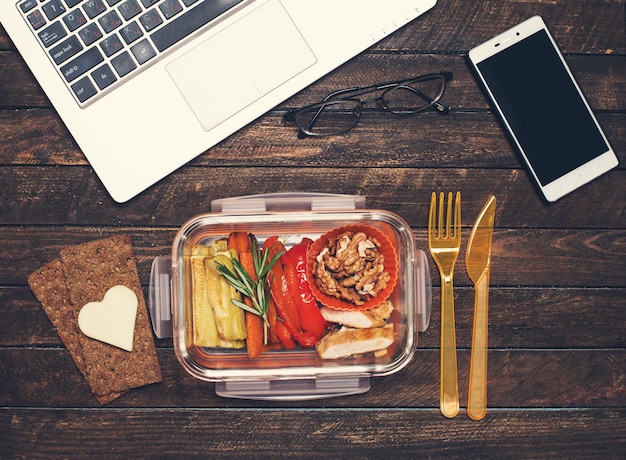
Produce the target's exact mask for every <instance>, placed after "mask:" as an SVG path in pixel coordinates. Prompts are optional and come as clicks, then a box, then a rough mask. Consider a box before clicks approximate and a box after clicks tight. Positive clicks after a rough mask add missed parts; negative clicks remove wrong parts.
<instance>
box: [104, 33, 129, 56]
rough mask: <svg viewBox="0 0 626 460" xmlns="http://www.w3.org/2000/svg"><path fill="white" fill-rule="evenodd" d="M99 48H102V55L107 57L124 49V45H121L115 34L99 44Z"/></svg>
mask: <svg viewBox="0 0 626 460" xmlns="http://www.w3.org/2000/svg"><path fill="white" fill-rule="evenodd" d="M100 48H102V51H104V54H106V55H107V57H109V56H113V55H114V54H115V53H117V52H118V51H119V50H121V49H122V48H124V44H123V43H122V40H120V37H118V36H117V34H113V35H111V36H110V37H107V38H105V39H104V40H102V41H101V42H100Z"/></svg>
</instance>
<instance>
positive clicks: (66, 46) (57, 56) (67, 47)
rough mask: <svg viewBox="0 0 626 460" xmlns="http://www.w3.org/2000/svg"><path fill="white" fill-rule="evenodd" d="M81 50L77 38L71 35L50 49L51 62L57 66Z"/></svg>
mask: <svg viewBox="0 0 626 460" xmlns="http://www.w3.org/2000/svg"><path fill="white" fill-rule="evenodd" d="M82 50H83V45H81V44H80V42H79V41H78V38H76V37H75V36H74V35H72V36H71V37H69V38H68V39H67V40H64V41H62V42H61V43H59V44H58V45H57V46H55V47H54V48H52V49H51V50H50V56H52V60H53V61H54V62H55V63H56V64H57V65H58V64H61V63H62V62H65V61H67V60H68V59H69V58H71V57H73V56H75V55H77V54H78V53H80V52H81V51H82Z"/></svg>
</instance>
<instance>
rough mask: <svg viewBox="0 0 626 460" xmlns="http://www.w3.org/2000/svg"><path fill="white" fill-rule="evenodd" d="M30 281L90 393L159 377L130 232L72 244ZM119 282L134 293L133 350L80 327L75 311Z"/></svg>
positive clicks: (108, 397) (101, 397) (111, 395)
mask: <svg viewBox="0 0 626 460" xmlns="http://www.w3.org/2000/svg"><path fill="white" fill-rule="evenodd" d="M28 284H29V286H30V287H31V289H32V291H33V292H34V293H35V296H36V297H37V299H38V300H39V302H40V303H41V304H42V307H43V309H44V311H45V313H46V315H47V316H48V318H49V319H50V321H51V323H52V325H53V326H54V327H55V328H56V330H57V332H58V334H59V337H60V339H61V341H62V342H63V344H64V345H65V347H66V348H67V350H68V351H69V353H70V354H71V356H72V358H73V359H74V362H75V363H76V366H77V367H78V369H79V370H80V371H81V373H82V374H83V375H84V376H85V379H86V380H87V383H88V384H89V386H90V388H91V391H92V393H93V394H94V396H95V397H96V398H97V399H98V401H100V402H101V403H103V404H104V403H108V402H110V401H112V400H114V399H116V398H118V397H119V396H121V395H122V394H124V393H125V392H126V391H128V390H129V389H131V388H136V387H139V386H143V385H148V384H151V383H156V382H160V381H161V380H162V376H161V368H160V365H159V362H158V359H157V356H156V349H155V346H154V340H153V337H152V332H151V329H150V322H149V318H148V312H147V309H146V304H145V300H144V296H143V291H142V289H141V284H140V281H139V275H138V272H137V267H136V264H135V259H134V255H133V250H132V246H131V243H130V237H128V236H126V235H123V236H115V237H111V238H106V239H102V240H97V241H92V242H89V243H85V244H81V245H77V246H71V247H68V248H66V249H63V250H62V251H61V254H60V257H59V258H58V259H55V260H53V261H51V262H49V263H48V264H46V265H44V266H43V267H42V268H40V269H39V270H37V271H35V272H34V273H32V274H31V275H30V276H29V277H28ZM116 285H123V286H126V287H128V288H130V289H131V290H133V291H134V292H135V294H136V295H137V299H138V308H137V318H136V321H135V333H134V339H133V351H132V352H127V351H124V350H122V349H120V348H117V347H114V346H112V345H108V344H106V343H103V342H99V341H97V340H94V339H91V338H89V337H87V336H86V335H84V334H83V333H82V332H81V331H80V329H79V328H78V323H77V319H78V313H79V312H80V310H81V308H82V307H83V306H84V305H85V304H87V303H89V302H99V301H101V300H102V298H103V297H104V294H105V293H106V291H107V290H108V289H110V288H112V287H113V286H116Z"/></svg>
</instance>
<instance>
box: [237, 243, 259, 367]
mask: <svg viewBox="0 0 626 460" xmlns="http://www.w3.org/2000/svg"><path fill="white" fill-rule="evenodd" d="M247 238H248V235H247V234H246V239H247ZM239 262H240V263H241V266H242V267H243V268H244V269H245V270H246V272H247V273H248V275H250V278H252V279H253V280H254V281H256V280H257V275H256V272H255V271H254V259H253V257H252V253H251V252H240V253H239ZM244 302H245V303H246V305H248V306H249V307H252V300H250V298H249V297H244ZM245 320H246V348H247V349H248V358H254V357H256V356H259V355H260V354H261V352H262V351H263V320H262V319H261V317H260V316H259V315H255V314H254V313H250V312H248V311H247V312H245Z"/></svg>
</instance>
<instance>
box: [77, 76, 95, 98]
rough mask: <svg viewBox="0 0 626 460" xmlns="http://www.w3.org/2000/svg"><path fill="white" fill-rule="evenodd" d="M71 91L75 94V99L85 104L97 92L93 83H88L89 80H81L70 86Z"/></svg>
mask: <svg viewBox="0 0 626 460" xmlns="http://www.w3.org/2000/svg"><path fill="white" fill-rule="evenodd" d="M72 91H74V94H76V97H77V98H78V100H79V101H80V102H85V101H86V100H87V99H89V98H90V97H93V96H95V95H96V93H97V92H98V91H97V90H96V87H95V86H93V83H91V81H89V78H87V77H85V78H81V79H80V80H78V81H77V82H76V83H74V84H73V85H72Z"/></svg>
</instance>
